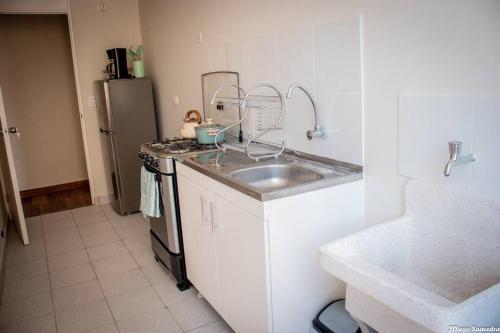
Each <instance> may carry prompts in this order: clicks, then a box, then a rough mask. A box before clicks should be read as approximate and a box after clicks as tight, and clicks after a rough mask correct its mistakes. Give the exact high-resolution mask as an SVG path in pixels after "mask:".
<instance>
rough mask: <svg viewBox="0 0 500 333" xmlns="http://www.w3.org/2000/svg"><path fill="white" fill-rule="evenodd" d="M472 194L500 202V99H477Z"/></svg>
mask: <svg viewBox="0 0 500 333" xmlns="http://www.w3.org/2000/svg"><path fill="white" fill-rule="evenodd" d="M473 152H474V154H475V155H476V157H477V162H476V163H475V165H474V166H473V167H472V178H471V191H472V192H473V193H476V194H479V195H483V196H487V197H490V198H495V199H497V200H500V173H499V172H498V170H500V97H479V98H476V103H475V114H474V148H473Z"/></svg>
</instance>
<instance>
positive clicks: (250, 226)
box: [211, 194, 269, 333]
mask: <svg viewBox="0 0 500 333" xmlns="http://www.w3.org/2000/svg"><path fill="white" fill-rule="evenodd" d="M214 198H215V199H214V200H213V202H212V207H211V215H212V219H213V224H214V235H215V251H216V260H217V282H218V288H219V311H220V314H221V315H222V317H223V318H224V319H225V320H226V321H227V322H228V324H229V325H230V326H231V327H232V328H233V329H234V330H235V331H236V332H238V333H246V332H249V333H260V332H268V331H269V330H268V325H269V320H268V304H267V268H266V267H267V255H266V253H267V250H266V248H267V244H266V235H267V232H266V229H267V227H266V222H265V221H263V220H261V219H259V218H258V217H255V216H253V215H251V214H249V213H248V212H246V211H245V210H243V209H241V208H239V207H238V206H236V205H234V204H233V203H231V202H229V201H227V200H225V199H223V198H222V197H220V196H217V195H215V194H214Z"/></svg>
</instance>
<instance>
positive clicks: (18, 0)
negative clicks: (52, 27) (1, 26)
mask: <svg viewBox="0 0 500 333" xmlns="http://www.w3.org/2000/svg"><path fill="white" fill-rule="evenodd" d="M66 11H67V7H66V0H0V12H4V13H37V14H42V13H66Z"/></svg>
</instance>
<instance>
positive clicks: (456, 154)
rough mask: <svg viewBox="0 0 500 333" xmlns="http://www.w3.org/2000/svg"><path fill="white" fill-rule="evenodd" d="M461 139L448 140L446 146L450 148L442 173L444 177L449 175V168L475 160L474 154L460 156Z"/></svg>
mask: <svg viewBox="0 0 500 333" xmlns="http://www.w3.org/2000/svg"><path fill="white" fill-rule="evenodd" d="M462 146H463V142H462V141H450V142H448V147H449V150H450V159H449V160H448V162H447V163H446V166H445V168H444V175H445V176H446V177H449V176H450V173H451V168H452V167H455V166H457V165H460V164H464V163H471V162H475V161H476V156H475V155H474V154H468V155H465V156H461V154H462Z"/></svg>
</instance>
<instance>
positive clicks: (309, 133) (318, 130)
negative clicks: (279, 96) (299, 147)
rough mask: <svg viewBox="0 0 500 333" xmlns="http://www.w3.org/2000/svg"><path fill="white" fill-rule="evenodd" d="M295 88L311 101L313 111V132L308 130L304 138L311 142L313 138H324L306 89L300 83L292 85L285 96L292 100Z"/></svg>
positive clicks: (324, 133)
mask: <svg viewBox="0 0 500 333" xmlns="http://www.w3.org/2000/svg"><path fill="white" fill-rule="evenodd" d="M295 88H299V89H300V90H302V91H303V92H304V94H306V96H307V97H308V98H309V100H310V101H311V104H312V107H313V111H314V129H313V130H308V131H307V132H306V136H307V139H308V140H312V138H313V137H318V138H324V137H325V136H326V132H325V130H324V129H323V128H322V127H321V126H320V125H319V122H318V114H317V112H316V103H315V102H314V99H313V98H312V96H311V94H310V93H309V92H308V91H307V89H306V88H304V87H303V86H302V85H301V84H300V83H294V84H292V85H291V86H290V87H289V88H288V92H287V94H286V98H287V99H291V98H292V93H293V91H294V90H295Z"/></svg>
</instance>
